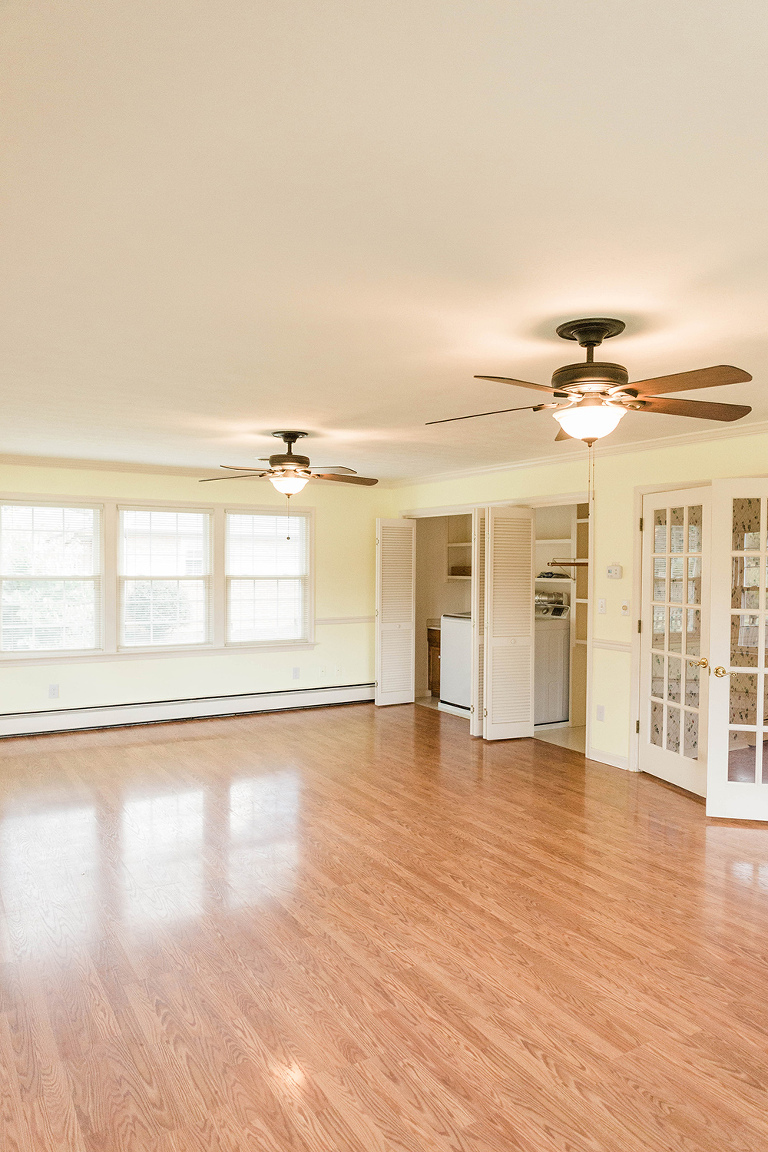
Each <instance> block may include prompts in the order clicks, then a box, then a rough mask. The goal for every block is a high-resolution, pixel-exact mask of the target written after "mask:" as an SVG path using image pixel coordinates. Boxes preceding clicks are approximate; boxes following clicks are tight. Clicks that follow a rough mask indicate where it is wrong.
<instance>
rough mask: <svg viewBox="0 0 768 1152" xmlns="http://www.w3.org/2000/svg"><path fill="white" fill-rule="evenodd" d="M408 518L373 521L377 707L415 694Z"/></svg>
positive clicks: (412, 543) (411, 527)
mask: <svg viewBox="0 0 768 1152" xmlns="http://www.w3.org/2000/svg"><path fill="white" fill-rule="evenodd" d="M415 554H416V525H415V523H414V521H413V520H405V519H403V520H384V519H377V521H376V689H375V695H374V699H375V702H376V703H377V704H412V703H413V700H414V695H415V689H414V679H415V676H414V673H415V667H414V665H415V612H416V605H415V567H416V565H415Z"/></svg>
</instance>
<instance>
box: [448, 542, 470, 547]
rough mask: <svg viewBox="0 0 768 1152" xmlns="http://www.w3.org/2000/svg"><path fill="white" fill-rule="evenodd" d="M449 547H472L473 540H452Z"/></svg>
mask: <svg viewBox="0 0 768 1152" xmlns="http://www.w3.org/2000/svg"><path fill="white" fill-rule="evenodd" d="M448 547H449V548H471V547H472V541H471V540H451V541H449V542H448Z"/></svg>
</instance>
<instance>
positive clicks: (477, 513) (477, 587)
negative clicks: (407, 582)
mask: <svg viewBox="0 0 768 1152" xmlns="http://www.w3.org/2000/svg"><path fill="white" fill-rule="evenodd" d="M487 512H488V509H487V508H475V509H473V511H472V696H471V701H472V707H471V711H470V714H469V732H470V735H471V736H482V734H483V709H484V704H483V699H484V695H485V693H484V685H485V533H486V523H487Z"/></svg>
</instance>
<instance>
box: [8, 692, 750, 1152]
mask: <svg viewBox="0 0 768 1152" xmlns="http://www.w3.org/2000/svg"><path fill="white" fill-rule="evenodd" d="M0 899H1V900H2V907H1V908H0V913H1V920H0V927H1V932H0V949H2V952H1V953H0V978H1V980H2V985H1V989H0V1148H2V1149H3V1152H65V1150H66V1152H117V1150H118V1149H119V1150H122V1149H131V1150H137V1152H150V1150H151V1152H250V1150H258V1152H293V1150H299V1152H449V1150H451V1152H550V1150H552V1152H554V1150H558V1152H638V1150H640V1149H643V1150H646V1149H647V1150H653V1152H765V1150H766V1149H768V1092H767V1091H766V1088H767V1086H768V1056H767V1051H768V968H767V965H768V938H767V936H766V930H767V929H768V829H764V828H757V827H739V826H733V825H725V824H717V823H715V822H712V821H707V819H706V817H705V815H704V808H703V806H702V804H701V803H700V802H699V801H697V800H696V799H694V798H692V797H688V796H686V795H684V794H682V793H680V792H677V791H675V790H673V789H671V788H668V787H665V786H664V785H662V784H660V783H658V782H656V781H654V780H652V779H651V778H649V777H644V776H636V775H631V774H629V773H625V772H621V771H618V770H616V769H612V768H607V767H605V766H602V765H599V764H595V763H592V762H590V761H586V760H584V758H583V757H582V756H580V755H578V754H577V753H575V752H572V751H570V750H568V749H564V748H557V747H555V746H553V745H550V744H546V743H544V742H542V741H538V740H526V741H514V742H509V743H503V744H495V745H483V744H482V742H480V741H476V740H474V741H473V740H470V738H469V737H468V736H467V732H466V722H465V721H463V720H459V719H456V718H454V717H452V716H449V715H445V714H442V713H439V712H434V711H431V710H429V709H426V708H414V707H398V708H386V709H379V710H375V709H374V708H373V707H372V706H370V705H359V706H354V707H346V708H329V709H323V710H318V711H305V712H294V713H284V714H280V715H266V716H256V717H249V718H237V719H228V720H215V721H202V722H194V723H186V724H176V725H165V726H159V727H149V728H135V729H124V730H119V731H112V732H108V733H80V734H76V735H71V736H47V737H37V738H32V739H20V740H12V741H3V742H0Z"/></svg>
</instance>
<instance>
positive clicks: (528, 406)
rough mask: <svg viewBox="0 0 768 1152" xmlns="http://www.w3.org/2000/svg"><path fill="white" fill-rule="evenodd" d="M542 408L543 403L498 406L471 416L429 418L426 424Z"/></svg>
mask: <svg viewBox="0 0 768 1152" xmlns="http://www.w3.org/2000/svg"><path fill="white" fill-rule="evenodd" d="M538 408H541V404H526V406H525V408H497V409H495V411H493V412H473V413H472V415H471V416H448V417H447V418H446V419H445V420H427V423H426V424H425V425H424V427H425V428H428V427H429V425H430V424H452V423H453V421H454V420H477V418H478V416H500V415H501V414H502V413H504V412H535V411H536V410H537V409H538Z"/></svg>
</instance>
